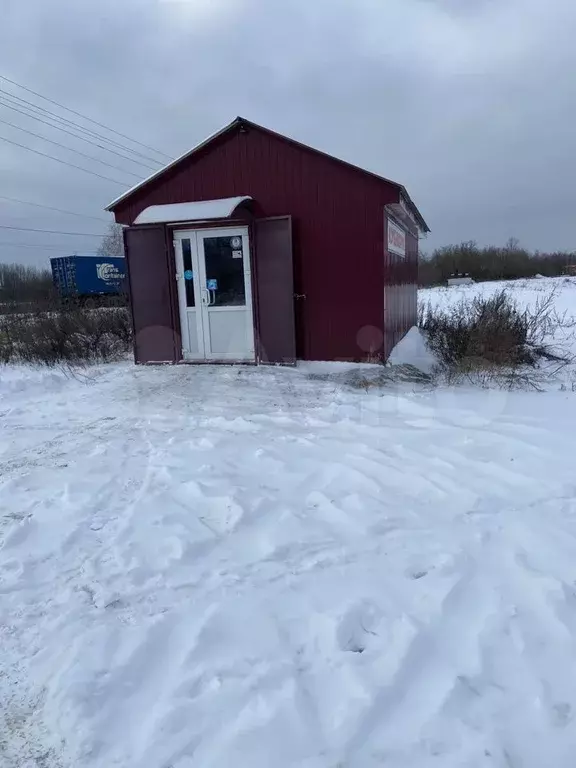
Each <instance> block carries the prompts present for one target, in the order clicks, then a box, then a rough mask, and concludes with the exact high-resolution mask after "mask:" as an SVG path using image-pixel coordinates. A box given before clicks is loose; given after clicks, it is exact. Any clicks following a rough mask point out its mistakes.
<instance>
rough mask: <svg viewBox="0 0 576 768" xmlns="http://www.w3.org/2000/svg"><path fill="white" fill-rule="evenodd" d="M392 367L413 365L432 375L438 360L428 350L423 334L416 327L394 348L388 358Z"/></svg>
mask: <svg viewBox="0 0 576 768" xmlns="http://www.w3.org/2000/svg"><path fill="white" fill-rule="evenodd" d="M388 362H389V363H390V365H411V366H412V367H414V368H417V369H418V370H419V371H422V373H427V374H430V373H432V372H433V370H434V369H435V368H436V367H437V365H438V360H437V359H436V358H435V356H434V355H433V353H432V352H431V351H430V349H429V348H428V344H427V343H426V339H425V338H424V336H423V334H422V333H421V332H420V331H419V330H418V328H416V326H414V327H413V328H411V329H410V330H409V331H408V333H407V334H406V336H404V338H403V339H401V340H400V341H399V342H398V344H396V346H395V347H394V349H393V350H392V352H391V353H390V357H389V358H388Z"/></svg>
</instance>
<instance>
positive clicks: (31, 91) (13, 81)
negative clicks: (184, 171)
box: [0, 75, 172, 160]
mask: <svg viewBox="0 0 576 768" xmlns="http://www.w3.org/2000/svg"><path fill="white" fill-rule="evenodd" d="M0 79H1V80H4V81H5V82H7V83H10V84H11V85H15V86H16V87H17V88H22V90H24V91H28V93H32V94H33V95H34V96H38V97H39V98H40V99H43V100H44V101H47V102H48V103H50V104H54V105H55V106H57V107H60V109H65V110H66V112H70V114H72V115H76V116H77V117H81V118H82V119H83V120H88V122H90V123H93V124H94V125H98V126H99V127H100V128H104V129H105V130H106V131H110V132H111V133H115V134H116V136H121V137H122V138H123V139H128V141H131V142H132V143H133V144H138V145H139V146H140V147H144V148H145V149H149V150H150V151H152V152H156V154H157V155H162V157H166V158H168V159H169V160H171V159H172V158H171V157H170V156H169V155H167V154H166V153H165V152H161V151H160V150H158V149H154V147H149V146H148V144H143V143H142V142H141V141H137V140H136V139H132V138H131V137H130V136H126V135H125V134H124V133H120V131H116V130H114V128H110V127H109V126H107V125H104V124H103V123H99V122H98V121H97V120H93V119H92V118H91V117H87V116H86V115H83V114H82V113H81V112H76V110H74V109H70V108H69V107H65V106H64V104H60V102H59V101H54V99H49V98H48V97H47V96H43V95H42V94H41V93H38V92H37V91H33V90H32V89H31V88H27V87H26V86H25V85H20V83H17V82H16V81H15V80H10V78H8V77H5V76H4V75H0Z"/></svg>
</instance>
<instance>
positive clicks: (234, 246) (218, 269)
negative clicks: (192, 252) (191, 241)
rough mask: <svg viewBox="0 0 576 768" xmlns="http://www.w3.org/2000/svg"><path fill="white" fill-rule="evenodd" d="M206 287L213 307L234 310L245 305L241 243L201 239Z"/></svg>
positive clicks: (211, 238)
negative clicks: (233, 308)
mask: <svg viewBox="0 0 576 768" xmlns="http://www.w3.org/2000/svg"><path fill="white" fill-rule="evenodd" d="M204 258H205V263H206V287H207V288H208V289H209V290H210V294H211V304H212V306H213V307H238V306H244V305H245V304H246V289H245V285H244V259H243V258H242V239H241V238H239V237H238V236H234V237H205V238H204Z"/></svg>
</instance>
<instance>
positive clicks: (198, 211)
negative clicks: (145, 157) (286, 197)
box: [134, 195, 252, 224]
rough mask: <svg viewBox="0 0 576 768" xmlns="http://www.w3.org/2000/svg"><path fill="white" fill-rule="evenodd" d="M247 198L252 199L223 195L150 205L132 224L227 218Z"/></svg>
mask: <svg viewBox="0 0 576 768" xmlns="http://www.w3.org/2000/svg"><path fill="white" fill-rule="evenodd" d="M248 200H252V198H251V197H249V196H248V195H244V196H242V197H223V198H221V199H220V200H200V201H199V202H196V203H169V204H168V205H150V206H148V208H144V210H143V211H142V213H140V214H139V215H138V216H137V217H136V219H135V220H134V224H171V223H175V222H177V221H209V220H210V219H229V218H230V217H231V216H232V214H233V213H234V211H235V210H236V209H237V208H238V206H239V205H242V203H245V202H247V201H248Z"/></svg>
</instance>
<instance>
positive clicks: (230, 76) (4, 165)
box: [0, 0, 576, 264]
mask: <svg viewBox="0 0 576 768" xmlns="http://www.w3.org/2000/svg"><path fill="white" fill-rule="evenodd" d="M1 13H2V20H1V24H0V74H1V75H4V76H5V77H8V78H10V79H12V80H14V81H17V82H18V83H21V84H22V85H25V86H27V87H29V88H32V89H33V90H35V91H38V92H39V93H42V94H44V95H46V96H48V97H50V98H52V99H55V100H57V101H59V102H61V103H63V104H65V105H67V106H68V107H70V108H72V109H75V110H77V111H79V112H81V113H85V114H87V115H89V116H91V117H93V118H94V119H95V120H98V121H100V122H102V123H105V124H106V125H109V126H111V127H113V128H115V129H116V130H118V131H120V132H122V133H124V134H126V135H127V136H130V137H133V138H136V139H138V140H139V141H141V142H143V143H145V144H147V145H150V146H151V147H154V148H157V149H159V150H161V151H163V152H165V153H167V154H168V155H169V156H176V155H178V154H181V153H182V152H184V151H186V150H187V149H189V148H190V147H192V146H193V145H195V144H196V143H198V142H199V141H201V140H202V139H203V138H205V136H206V135H208V134H210V133H212V132H213V131H214V130H216V129H218V128H220V127H221V126H222V125H224V124H225V123H227V122H229V121H230V120H231V119H232V118H233V117H235V116H236V115H238V114H239V115H242V116H244V117H246V118H248V119H251V120H254V121H255V122H259V123H262V124H263V125H266V126H268V127H270V128H272V129H274V130H276V131H279V132H281V133H285V134H287V135H289V136H292V137H294V138H296V139H298V140H300V141H303V142H305V143H308V144H311V145H312V146H316V147H318V148H320V149H323V150H325V151H327V152H330V153H332V154H335V155H337V156H339V157H342V158H344V159H346V160H349V161H351V162H353V163H356V164H358V165H361V166H364V167H366V168H368V169H370V170H373V171H375V172H377V173H381V174H382V175H384V176H387V177H389V178H392V179H395V180H397V181H399V182H401V183H403V184H404V185H405V186H406V187H407V188H408V191H409V193H410V195H411V196H412V198H413V199H414V201H415V202H416V204H417V205H418V206H419V208H420V210H421V212H422V214H423V215H424V217H425V218H426V219H427V221H428V223H429V225H430V227H431V229H432V234H431V235H429V236H428V238H427V240H426V241H424V242H423V243H422V244H421V248H422V249H424V250H431V249H432V248H433V247H436V246H437V245H441V244H445V243H449V242H456V241H461V240H469V239H476V240H478V241H479V242H480V243H483V244H486V243H503V242H504V241H505V240H506V239H507V238H508V237H510V236H515V237H517V238H519V239H520V241H521V243H522V244H523V245H526V246H528V247H531V248H534V249H569V250H576V236H575V235H574V223H573V222H574V219H575V210H576V191H575V190H576V182H575V178H576V151H575V150H576V147H575V143H576V141H575V137H576V127H575V121H576V46H575V45H574V39H575V36H576V3H574V1H573V0H548V2H544V1H543V0H284V1H283V2H282V1H281V0H50V1H49V2H47V0H1ZM0 89H1V90H2V91H4V92H8V93H11V94H13V97H14V96H18V97H19V98H20V99H26V100H28V101H33V102H34V103H36V104H38V105H40V106H43V107H44V108H45V109H49V110H51V111H55V112H58V113H59V114H61V115H63V116H65V117H67V118H68V119H70V120H77V119H78V118H76V117H75V116H74V115H71V114H69V113H65V112H61V111H60V110H58V109H57V108H56V107H54V106H53V105H50V104H48V103H46V102H43V101H42V100H40V99H38V98H37V97H35V96H33V95H32V94H30V93H27V92H26V91H22V90H20V89H18V88H16V87H15V86H12V85H10V84H8V83H6V82H5V81H0ZM13 97H12V101H11V103H12V105H14V103H15V102H14V100H13ZM2 98H4V99H7V98H8V99H9V98H10V97H6V96H5V94H4V93H0V100H1V99H2ZM17 103H18V102H17ZM19 104H20V105H22V102H19ZM0 121H8V122H10V123H13V124H14V125H18V126H20V127H21V128H26V129H27V130H29V131H33V132H35V133H38V134H42V135H43V136H46V137H49V138H51V139H52V140H54V141H58V142H60V143H62V144H65V145H66V146H69V147H73V148H75V149H77V150H79V151H82V152H85V153H87V154H90V155H93V156H95V157H99V158H100V159H102V160H105V161H106V162H109V163H111V164H112V165H118V167H119V168H121V169H122V170H116V169H113V168H109V167H107V166H105V165H102V164H99V163H97V162H94V161H93V160H88V159H85V158H82V157H80V156H78V155H74V154H72V153H71V152H69V151H67V150H66V149H63V148H60V147H56V146H54V145H51V144H48V143H46V142H45V141H42V140H41V139H38V138H35V137H33V136H31V135H29V134H27V133H24V132H22V131H21V130H19V129H17V128H15V127H11V126H8V125H6V124H5V123H4V122H0V137H1V138H0V195H3V196H8V197H13V198H18V199H21V200H27V201H32V202H37V203H43V204H45V205H51V206H54V207H58V208H63V209H67V210H70V211H76V212H80V213H84V214H88V215H90V216H95V217H100V218H101V219H102V221H95V220H93V219H89V218H79V217H76V216H69V215H64V214H59V213H56V212H50V211H47V210H43V209H40V208H32V207H30V206H26V205H21V204H16V203H8V202H6V201H4V200H2V199H0V261H4V262H6V261H20V262H24V263H28V264H47V263H48V262H47V259H48V258H49V257H50V256H51V255H56V254H58V255H60V251H58V250H56V247H58V246H61V247H62V254H67V253H69V252H74V251H76V252H88V251H93V250H95V249H96V247H97V245H98V242H99V241H98V239H97V238H95V237H84V236H78V235H75V236H64V235H48V234H47V235H41V234H36V233H33V232H18V231H16V230H9V229H2V228H1V226H14V227H34V228H38V229H55V230H62V231H66V232H79V233H100V232H103V231H104V230H105V228H106V226H107V224H106V221H107V218H108V216H109V215H108V214H105V213H104V212H103V208H104V206H105V205H106V204H107V203H108V202H110V200H111V199H113V198H114V197H116V196H118V195H119V194H120V193H121V192H122V191H123V190H124V189H125V188H126V187H129V186H131V185H132V184H134V183H136V182H137V181H138V178H143V177H144V176H146V175H148V174H149V173H150V170H149V169H148V168H145V167H143V166H141V165H137V164H136V163H132V162H129V161H126V160H123V159H121V158H119V157H116V156H114V155H112V154H109V153H106V152H102V151H101V150H100V149H98V148H97V147H94V146H90V145H89V144H86V143H83V142H81V141H79V140H77V139H74V138H72V137H71V136H68V135H66V134H64V133H61V132H60V131H57V130H55V129H53V128H50V127H48V126H46V125H43V124H41V123H39V122H37V121H35V120H34V119H32V118H31V117H28V116H25V115H22V114H20V113H18V112H15V111H14V110H11V109H9V108H8V107H6V106H5V105H2V104H0ZM83 125H85V126H86V127H90V124H86V123H83ZM91 127H92V129H93V130H96V131H100V129H98V128H97V127H96V126H94V125H92V126H91ZM108 135H110V134H108ZM113 138H115V139H116V140H117V141H118V142H120V143H126V141H125V140H124V139H121V138H119V137H118V136H115V137H113ZM5 139H10V140H11V141H15V142H18V143H20V144H23V145H26V146H27V147H31V148H33V149H36V150H37V151H40V152H45V153H48V154H52V155H54V156H57V157H59V158H61V159H64V160H66V161H67V162H71V163H75V164H78V165H82V166H84V167H85V168H88V169H90V170H92V171H94V172H96V173H100V174H102V175H104V176H108V177H110V178H111V179H117V180H120V181H122V182H123V183H121V184H118V183H114V182H113V181H107V180H103V179H99V178H97V177H94V176H91V175H88V174H86V173H83V172H81V171H78V170H76V169H73V168H68V167H67V166H64V165H61V164H59V163H56V162H54V161H53V160H51V159H48V158H44V157H41V156H38V155H35V154H33V153H32V152H30V151H27V150H26V149H23V148H21V147H16V146H14V145H13V144H9V143H7V142H6V141H5ZM131 146H132V147H134V148H135V149H138V150H139V151H140V152H142V153H143V154H146V155H150V152H149V151H148V150H145V149H143V148H142V147H138V146H135V145H131ZM154 157H155V158H157V157H158V156H156V155H154ZM138 159H139V160H142V161H143V162H144V163H148V162H149V161H148V160H145V159H144V158H141V157H140V158H138ZM133 174H134V175H133ZM7 243H19V244H20V245H21V246H24V245H26V246H29V245H34V244H36V245H38V244H50V245H51V246H52V247H53V248H51V249H46V250H44V249H41V248H31V247H13V246H11V245H7Z"/></svg>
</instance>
